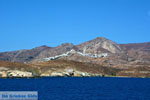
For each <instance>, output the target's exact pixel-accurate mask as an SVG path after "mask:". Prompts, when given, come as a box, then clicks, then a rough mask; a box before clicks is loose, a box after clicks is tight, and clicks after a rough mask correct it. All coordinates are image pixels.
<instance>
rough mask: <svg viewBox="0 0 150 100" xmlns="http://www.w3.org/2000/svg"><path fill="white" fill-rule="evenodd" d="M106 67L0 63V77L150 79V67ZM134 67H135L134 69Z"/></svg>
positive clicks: (55, 62)
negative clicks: (116, 77)
mask: <svg viewBox="0 0 150 100" xmlns="http://www.w3.org/2000/svg"><path fill="white" fill-rule="evenodd" d="M120 66H122V67H123V68H121V67H120V68H119V67H108V66H102V65H99V64H93V63H90V62H88V63H87V62H77V61H70V60H53V61H46V62H39V63H33V64H22V63H13V62H7V61H0V77H43V76H66V77H74V76H78V77H85V76H89V77H91V76H100V77H101V76H113V77H114V76H121V77H150V67H149V66H147V65H131V66H125V65H120ZM135 66H136V67H135Z"/></svg>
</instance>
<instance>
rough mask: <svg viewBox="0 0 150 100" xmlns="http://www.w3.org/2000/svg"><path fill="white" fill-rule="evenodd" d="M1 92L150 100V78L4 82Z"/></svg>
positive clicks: (53, 99)
mask: <svg viewBox="0 0 150 100" xmlns="http://www.w3.org/2000/svg"><path fill="white" fill-rule="evenodd" d="M0 91H38V94H39V100H150V79H148V78H147V79H146V78H145V79H144V78H98V77H95V78H60V77H55V78H40V79H0Z"/></svg>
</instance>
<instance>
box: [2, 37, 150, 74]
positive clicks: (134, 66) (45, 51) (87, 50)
mask: <svg viewBox="0 0 150 100" xmlns="http://www.w3.org/2000/svg"><path fill="white" fill-rule="evenodd" d="M0 61H9V63H10V62H16V65H14V64H15V63H12V64H11V63H10V65H12V66H13V67H12V68H14V69H15V67H16V68H17V70H21V69H18V68H19V67H18V63H24V65H19V66H22V67H23V68H27V69H30V68H29V66H30V67H31V68H36V70H37V69H38V70H39V71H41V73H43V74H42V75H43V76H44V75H48V74H50V72H52V71H51V70H52V69H53V67H54V69H55V66H56V65H58V66H61V65H62V66H61V67H62V68H64V67H65V68H64V69H62V68H61V67H58V66H57V67H58V68H59V70H60V71H61V72H62V71H64V72H66V66H69V68H70V69H71V70H73V71H75V72H78V74H79V73H80V72H81V73H82V72H86V73H90V74H91V73H99V74H100V75H101V74H102V72H100V71H99V72H96V70H99V68H100V70H106V71H108V72H109V74H108V73H107V74H108V75H110V73H112V72H114V71H112V70H115V75H120V76H128V75H129V76H136V75H137V76H149V68H150V66H149V65H150V43H149V42H147V43H134V44H117V43H115V42H113V41H111V40H108V39H106V38H104V37H98V38H96V39H93V40H90V41H87V42H84V43H81V44H79V45H73V44H72V43H65V44H61V45H59V46H57V47H48V46H40V47H37V48H33V49H31V50H19V51H13V52H2V53H0ZM47 61H48V62H47ZM51 63H52V64H51ZM1 64H3V63H2V62H0V65H1ZM38 64H39V65H38ZM78 64H79V65H78ZM94 65H95V66H103V67H94ZM1 66H5V65H1ZM24 66H27V67H24ZM33 66H36V67H33ZM42 66H43V67H42ZM45 66H46V67H45ZM77 66H79V68H77ZM90 66H92V67H90ZM7 67H8V66H7ZM9 67H10V66H9ZM84 67H85V68H84ZM20 68H21V67H20ZM23 68H22V69H23ZM47 68H48V72H47V71H46V69H47ZM51 68H52V69H51ZM82 68H83V69H84V70H83V69H82ZM89 68H91V69H89ZM87 69H88V70H87ZM116 69H117V70H116ZM44 70H45V71H44ZM90 70H95V71H94V72H90ZM110 70H111V71H110ZM118 70H121V71H119V72H118ZM23 71H24V70H23ZM25 71H27V70H25ZM47 73H48V74H47ZM81 73H80V74H81ZM125 73H126V74H125ZM129 73H130V74H129ZM135 73H136V75H135ZM54 74H55V75H56V74H58V73H57V71H56V72H54ZM76 74H77V73H76ZM103 74H106V72H103ZM50 75H51V74H50ZM59 75H60V73H59Z"/></svg>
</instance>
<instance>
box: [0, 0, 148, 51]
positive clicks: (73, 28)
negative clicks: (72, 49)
mask: <svg viewBox="0 0 150 100" xmlns="http://www.w3.org/2000/svg"><path fill="white" fill-rule="evenodd" d="M0 37H1V38H0V52H4V51H14V50H20V49H31V48H34V47H38V46H41V45H47V46H50V47H55V46H58V45H60V44H62V43H66V42H68V43H73V44H75V45H77V44H80V43H82V42H85V41H88V40H92V39H94V38H96V37H105V38H108V39H110V40H112V41H115V42H117V43H119V44H123V43H141V42H150V0H0Z"/></svg>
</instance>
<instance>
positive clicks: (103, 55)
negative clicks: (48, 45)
mask: <svg viewBox="0 0 150 100" xmlns="http://www.w3.org/2000/svg"><path fill="white" fill-rule="evenodd" d="M73 53H77V54H79V55H82V56H87V57H92V58H100V57H107V56H108V53H102V54H100V55H99V54H91V53H82V52H76V51H75V50H74V49H72V50H71V51H68V52H66V53H63V54H61V55H57V56H54V57H48V58H43V59H42V60H41V61H49V60H55V59H58V58H60V57H65V56H68V55H69V54H73Z"/></svg>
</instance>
